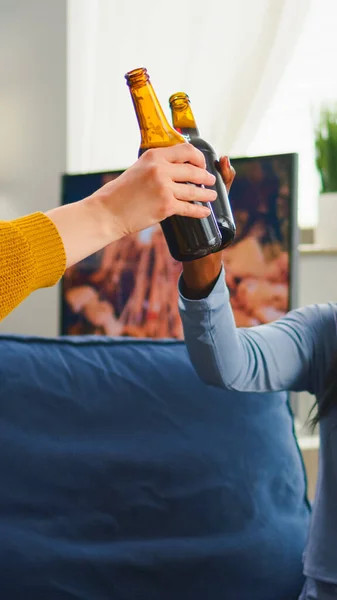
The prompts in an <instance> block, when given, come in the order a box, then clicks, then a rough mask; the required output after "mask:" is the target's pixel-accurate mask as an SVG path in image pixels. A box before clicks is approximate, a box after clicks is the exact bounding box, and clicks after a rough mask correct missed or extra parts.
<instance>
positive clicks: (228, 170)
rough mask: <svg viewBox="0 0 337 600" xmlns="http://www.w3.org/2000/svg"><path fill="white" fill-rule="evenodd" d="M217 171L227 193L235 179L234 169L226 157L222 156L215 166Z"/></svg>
mask: <svg viewBox="0 0 337 600" xmlns="http://www.w3.org/2000/svg"><path fill="white" fill-rule="evenodd" d="M217 168H218V171H219V172H220V174H221V177H222V179H223V182H224V184H225V186H226V188H227V192H229V190H230V188H231V185H232V183H233V181H234V179H235V175H236V173H235V169H234V168H233V167H232V165H231V163H230V160H229V158H228V156H222V157H221V158H220V161H219V163H218V164H217Z"/></svg>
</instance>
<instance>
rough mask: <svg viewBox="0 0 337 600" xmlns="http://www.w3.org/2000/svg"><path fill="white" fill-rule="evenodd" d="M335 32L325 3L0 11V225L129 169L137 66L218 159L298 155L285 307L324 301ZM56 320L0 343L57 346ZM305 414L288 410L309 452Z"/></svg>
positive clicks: (58, 0)
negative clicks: (39, 341)
mask: <svg viewBox="0 0 337 600" xmlns="http://www.w3.org/2000/svg"><path fill="white" fill-rule="evenodd" d="M336 24H337V3H336V0H296V1H294V0H255V1H254V2H249V1H248V0H235V2H232V1H231V2H229V1H228V0H221V1H220V0H209V1H208V2H207V3H205V2H204V1H202V2H201V1H199V0H171V2H169V3H168V2H167V3H163V2H160V1H157V0H156V1H155V0H142V1H141V2H139V1H137V0H129V2H127V3H122V2H115V1H113V0H0V56H1V60H0V103H1V111H0V131H1V142H2V143H1V145H0V218H1V219H10V218H14V217H17V216H20V215H23V214H26V213H29V212H32V211H36V210H42V211H44V210H47V209H49V208H51V207H53V206H55V205H57V204H58V203H60V201H61V200H60V199H61V178H60V176H61V174H62V173H65V172H67V173H86V172H89V171H100V172H102V171H109V172H112V171H116V170H119V169H124V168H126V167H127V166H129V165H130V164H131V163H132V162H134V160H135V159H136V156H137V149H138V145H139V132H138V126H137V123H136V119H135V117H134V113H133V108H132V104H131V102H130V98H129V92H128V90H127V87H126V85H125V81H124V73H125V72H126V71H128V70H130V69H132V68H135V67H137V66H145V67H147V69H148V71H149V73H150V75H151V80H152V82H153V85H154V86H155V89H156V92H157V94H158V96H159V98H160V99H161V101H162V102H163V106H164V108H165V109H167V108H168V107H167V105H165V101H166V99H167V98H168V97H169V95H170V94H171V93H173V92H175V91H177V90H184V91H186V92H187V93H188V94H189V95H190V98H191V100H192V102H193V109H194V113H195V115H196V117H197V120H198V124H199V126H200V129H201V133H202V135H203V137H204V138H205V139H207V140H208V141H209V142H210V143H212V144H213V145H214V146H215V148H216V149H217V151H218V153H220V154H221V153H229V154H230V156H231V157H244V156H259V155H269V154H280V153H292V152H296V153H298V156H299V163H298V165H299V166H298V218H297V226H298V234H299V235H298V239H299V242H300V243H299V246H298V260H297V269H296V282H295V285H296V289H297V292H298V294H297V304H298V305H304V304H310V303H312V302H327V301H334V300H336V296H337V282H336V281H337V278H336V269H337V227H336V225H335V221H336V220H337V219H336V215H337V210H336V207H337V194H336V192H337V186H336V189H333V187H334V186H333V185H329V184H326V185H325V186H323V187H322V181H321V177H320V173H319V170H318V169H317V165H316V161H315V152H316V150H315V143H316V148H317V138H318V132H317V128H318V127H319V125H318V124H319V119H320V117H321V114H322V113H321V111H322V108H323V107H326V106H328V107H329V111H330V113H329V120H328V121H326V122H325V123H323V125H322V126H321V133H322V132H323V134H322V135H323V137H324V136H325V137H326V136H327V135H328V134H329V131H330V129H329V127H330V126H331V127H332V128H333V126H334V124H336V122H337V118H336V117H335V115H336V113H335V109H336V108H335V102H336V101H337V76H336V74H335V68H334V67H335V57H336V56H337V36H336V35H335V30H336ZM167 112H168V111H167ZM332 137H333V136H332ZM332 137H331V139H332ZM332 151H333V152H335V153H336V163H335V164H337V148H332ZM322 192H325V193H323V194H322ZM335 239H336V243H335ZM59 320H60V291H59V290H57V289H53V290H47V291H41V292H38V293H36V294H35V295H34V296H32V297H31V298H30V299H29V300H28V301H26V302H25V303H24V304H23V305H22V306H21V307H19V308H18V309H17V310H16V311H15V312H14V313H13V314H12V315H11V316H10V317H9V318H8V319H6V321H5V322H4V323H2V324H1V325H0V332H12V333H25V334H38V335H57V334H58V332H59ZM311 404H312V399H311V398H310V397H307V396H306V395H300V397H299V398H296V399H295V400H294V406H295V411H296V417H297V428H298V431H299V433H300V434H301V435H303V436H305V437H304V438H303V439H304V441H303V446H305V445H307V448H309V449H312V448H314V447H315V444H317V438H313V439H311V440H310V441H308V435H309V432H308V430H307V428H306V425H305V422H306V418H307V414H308V410H309V408H310V406H311ZM315 456H316V455H315ZM314 460H316V459H315V458H314Z"/></svg>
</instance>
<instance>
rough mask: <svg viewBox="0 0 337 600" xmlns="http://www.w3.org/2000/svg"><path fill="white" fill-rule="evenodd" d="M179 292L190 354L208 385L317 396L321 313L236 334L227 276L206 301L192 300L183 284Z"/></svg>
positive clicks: (312, 311) (295, 316) (309, 311)
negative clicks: (317, 334) (315, 363)
mask: <svg viewBox="0 0 337 600" xmlns="http://www.w3.org/2000/svg"><path fill="white" fill-rule="evenodd" d="M184 272H185V271H184ZM213 275H214V273H213ZM203 281H205V280H204V279H203ZM191 285H192V286H193V290H195V289H196V286H197V284H196V283H193V282H191ZM179 287H180V299H179V309H180V315H181V319H182V322H183V328H184V334H185V341H186V345H187V349H188V352H189V355H190V357H191V361H192V363H193V365H194V367H195V369H196V371H197V373H198V375H199V376H200V378H201V379H202V380H203V381H205V382H206V383H209V384H211V385H216V386H219V387H224V388H227V389H234V390H239V391H244V392H250V391H251V392H267V391H279V390H289V391H290V390H294V391H301V390H308V391H312V389H313V384H312V381H311V376H312V373H313V367H312V357H313V353H314V347H315V343H316V342H315V337H314V336H315V332H316V329H317V325H316V322H317V321H318V320H319V318H320V314H319V312H317V311H316V310H315V309H312V308H306V309H300V310H298V311H293V312H291V313H289V315H287V316H286V317H284V318H283V319H280V320H279V321H277V322H275V323H272V324H270V325H260V326H258V327H251V328H240V329H237V328H236V324H235V321H234V316H233V312H232V308H231V304H230V298H229V291H228V289H227V287H226V285H225V278H224V272H223V271H221V273H220V276H219V277H218V279H217V281H216V282H215V284H213V288H212V291H211V292H210V294H209V296H207V297H205V298H202V299H198V300H195V299H191V298H187V297H186V296H185V294H184V291H185V290H184V287H185V286H184V284H183V283H182V279H181V281H180V286H179Z"/></svg>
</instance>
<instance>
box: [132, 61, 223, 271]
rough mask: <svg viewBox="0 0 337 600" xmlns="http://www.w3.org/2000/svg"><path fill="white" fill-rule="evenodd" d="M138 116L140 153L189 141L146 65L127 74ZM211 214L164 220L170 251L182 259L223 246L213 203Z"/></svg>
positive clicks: (175, 256) (193, 257)
mask: <svg viewBox="0 0 337 600" xmlns="http://www.w3.org/2000/svg"><path fill="white" fill-rule="evenodd" d="M125 78H126V81H127V84H128V86H129V88H130V93H131V97H132V101H133V105H134V109H135V112H136V116H137V119H138V124H139V129H140V134H141V141H140V148H139V153H138V155H139V156H140V155H141V154H143V153H144V152H145V151H146V150H149V149H150V148H163V147H167V146H173V145H175V144H183V143H186V140H185V138H184V137H183V136H182V135H180V134H179V133H177V132H176V131H175V130H174V129H173V128H172V127H171V125H170V124H169V122H168V120H167V119H166V117H165V114H164V112H163V109H162V107H161V105H160V104H159V101H158V99H157V96H156V94H155V91H154V89H153V87H152V85H151V82H150V78H149V75H148V73H147V71H146V69H135V70H134V71H130V72H129V73H127V74H126V75H125ZM206 206H208V207H209V208H210V209H211V213H210V215H209V216H208V217H205V218H203V219H194V218H191V217H180V216H173V217H169V218H168V219H165V220H164V221H162V223H161V227H162V230H163V232H164V235H165V238H166V242H167V245H168V247H169V250H170V253H171V255H172V256H173V258H175V259H176V260H178V261H183V262H184V261H190V260H196V259H197V258H202V257H203V256H207V254H211V253H212V252H215V251H216V250H217V249H219V248H220V245H221V234H220V231H219V227H218V225H217V222H216V219H215V216H214V213H213V211H212V208H211V205H210V203H208V204H206Z"/></svg>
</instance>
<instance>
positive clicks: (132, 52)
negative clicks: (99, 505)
mask: <svg viewBox="0 0 337 600" xmlns="http://www.w3.org/2000/svg"><path fill="white" fill-rule="evenodd" d="M310 4H311V0H296V1H294V0H255V1H254V2H248V1H247V0H235V2H233V1H232V0H231V1H229V0H208V2H206V1H205V0H203V1H202V2H201V1H199V0H171V1H170V2H167V3H163V2H161V1H160V0H141V1H140V0H129V1H128V2H125V3H122V2H121V1H120V0H119V2H115V1H114V0H69V19H68V61H69V62H68V169H69V170H70V171H72V172H74V171H75V172H81V171H88V170H104V169H118V168H124V167H127V166H128V165H130V164H131V163H132V162H133V161H134V160H135V158H136V154H137V148H138V144H139V133H138V126H137V123H136V118H135V115H134V113H133V108H132V104H131V100H130V97H129V92H128V89H127V87H126V84H125V81H124V78H123V76H124V73H125V72H126V71H128V70H130V69H132V68H135V67H138V66H145V67H147V68H148V71H149V73H150V76H151V79H152V83H153V85H154V86H155V89H156V92H157V94H158V97H159V99H160V101H161V102H162V104H163V106H164V108H165V109H166V108H167V100H168V97H169V96H170V94H172V93H173V92H175V91H178V90H181V91H186V92H187V93H188V94H189V95H190V98H191V101H192V103H193V109H194V112H195V115H196V117H197V120H198V123H199V126H200V129H201V131H202V134H203V136H204V137H205V138H207V139H208V140H209V141H210V142H211V143H213V144H214V146H215V147H216V148H217V150H218V152H226V151H227V152H230V153H232V154H236V155H238V154H245V153H247V151H248V148H249V145H250V142H251V140H252V137H254V136H255V135H256V132H257V130H258V128H259V125H260V122H261V121H262V119H263V116H264V114H265V111H266V110H267V108H268V107H269V105H270V103H271V102H272V99H273V97H274V94H275V91H276V88H277V85H278V82H279V81H280V79H281V78H282V76H283V73H284V70H285V68H286V66H287V64H288V62H289V59H290V57H291V55H292V52H293V48H294V46H295V44H296V41H297V38H298V36H299V34H300V32H301V29H302V27H303V23H304V22H305V17H306V15H307V13H308V11H309V8H310Z"/></svg>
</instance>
